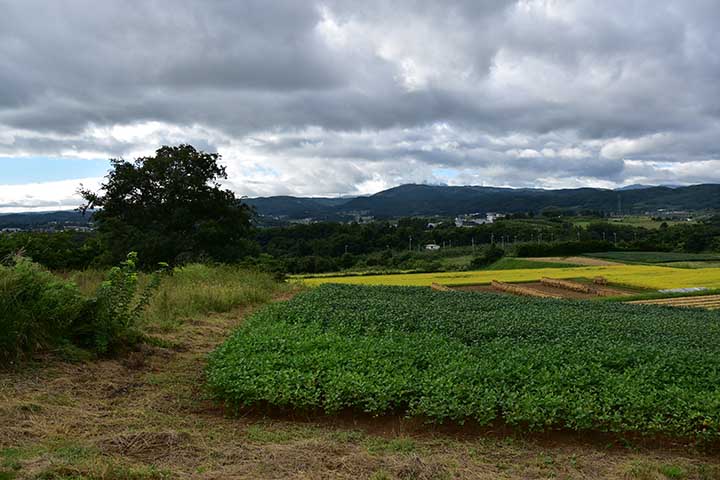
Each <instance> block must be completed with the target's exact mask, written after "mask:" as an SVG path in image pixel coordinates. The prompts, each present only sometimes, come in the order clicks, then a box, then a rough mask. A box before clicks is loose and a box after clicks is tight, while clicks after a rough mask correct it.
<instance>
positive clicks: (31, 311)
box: [0, 257, 92, 363]
mask: <svg viewBox="0 0 720 480" xmlns="http://www.w3.org/2000/svg"><path fill="white" fill-rule="evenodd" d="M9 263H10V265H8V266H0V361H2V362H3V363H6V362H14V361H17V360H19V359H20V357H22V356H23V355H27V354H31V353H32V352H34V351H35V350H37V349H38V348H45V347H49V346H53V345H58V344H59V343H62V342H63V341H67V339H68V338H69V337H70V336H71V332H72V329H73V327H74V326H75V325H77V324H82V323H83V322H86V321H87V319H88V318H89V317H90V316H91V314H92V311H91V305H90V302H89V301H88V299H87V298H85V297H84V296H83V295H82V294H81V293H80V291H79V290H78V288H77V287H76V286H75V284H73V283H70V282H66V281H63V280H60V279H58V278H57V277H55V276H54V275H53V274H51V273H50V272H48V271H46V270H44V269H43V268H41V267H40V266H39V265H37V264H36V263H32V262H31V261H30V260H28V259H25V258H22V257H15V258H12V259H11V260H10V261H9Z"/></svg>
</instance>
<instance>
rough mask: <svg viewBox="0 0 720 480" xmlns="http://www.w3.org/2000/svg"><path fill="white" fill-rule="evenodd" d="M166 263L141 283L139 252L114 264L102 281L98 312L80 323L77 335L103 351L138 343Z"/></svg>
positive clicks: (97, 295) (97, 294) (84, 341)
mask: <svg viewBox="0 0 720 480" xmlns="http://www.w3.org/2000/svg"><path fill="white" fill-rule="evenodd" d="M166 269H167V264H166V263H161V264H160V269H159V270H157V271H156V272H155V273H153V274H152V275H150V278H149V280H148V282H147V284H146V285H145V286H144V287H143V288H140V286H139V284H138V272H137V253H136V252H130V253H129V254H128V256H127V259H126V260H125V261H124V262H122V263H121V264H120V266H117V267H113V268H111V269H110V272H109V273H108V275H107V279H106V280H105V281H104V282H102V283H101V284H100V286H99V287H98V289H97V292H96V297H95V299H94V306H95V308H94V315H93V316H92V319H91V321H90V322H87V323H86V324H84V325H80V326H78V328H77V329H76V335H78V336H79V338H80V340H81V343H83V344H84V345H86V346H88V347H90V348H91V349H92V350H93V351H95V352H97V353H99V354H103V355H104V354H109V353H113V352H115V351H116V350H117V349H118V348H120V347H124V346H128V345H132V344H135V343H137V341H139V339H140V338H141V337H142V334H141V332H140V330H139V329H138V328H137V327H138V323H139V322H140V319H141V317H142V313H143V310H144V309H145V308H146V307H147V306H148V304H149V302H150V299H151V297H152V295H153V293H154V292H155V291H156V290H157V288H158V287H159V285H160V279H161V274H162V273H163V272H164V271H165V270H166Z"/></svg>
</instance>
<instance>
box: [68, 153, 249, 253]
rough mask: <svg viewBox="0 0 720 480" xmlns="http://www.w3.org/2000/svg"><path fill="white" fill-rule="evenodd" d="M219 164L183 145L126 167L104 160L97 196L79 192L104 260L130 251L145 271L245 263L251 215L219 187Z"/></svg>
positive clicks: (222, 175)
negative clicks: (202, 262) (200, 262)
mask: <svg viewBox="0 0 720 480" xmlns="http://www.w3.org/2000/svg"><path fill="white" fill-rule="evenodd" d="M219 160H220V155H219V154H217V153H205V152H202V151H198V150H196V149H195V148H194V147H192V146H190V145H179V146H163V147H161V148H159V149H158V150H157V151H156V152H155V155H154V156H150V157H140V158H137V159H135V160H134V161H132V162H130V161H126V160H123V159H111V164H112V170H111V171H110V172H109V173H108V174H107V176H106V177H105V182H104V183H103V184H102V186H101V188H100V191H99V192H93V191H90V190H87V189H84V188H83V187H82V186H81V188H80V194H81V195H82V197H83V199H84V200H85V203H84V204H83V205H82V206H81V207H80V210H81V211H83V212H86V211H88V210H91V211H94V216H93V220H94V222H95V224H96V227H97V230H98V232H99V234H100V238H101V241H102V242H103V243H104V244H105V247H106V255H108V256H109V257H110V258H108V259H106V260H107V261H108V262H117V261H120V260H122V259H123V258H124V257H125V255H127V252H129V251H137V252H138V253H139V255H140V261H141V262H142V264H144V265H152V264H155V263H157V262H161V261H165V262H170V263H181V262H183V261H187V260H193V259H198V258H210V259H213V260H217V261H223V262H227V261H234V260H237V259H239V258H242V257H243V256H245V255H246V254H247V253H248V252H247V249H248V248H249V246H248V242H246V241H245V240H244V239H245V237H246V235H247V234H248V231H249V229H250V220H251V217H252V213H253V211H252V209H251V208H250V207H248V206H247V205H245V204H243V203H242V202H241V201H240V200H239V199H237V198H236V197H235V194H234V193H233V192H232V191H230V190H227V189H223V188H222V186H221V185H220V181H221V180H223V179H225V178H227V174H226V173H225V167H223V166H222V165H220V164H219V163H218V161H219ZM96 209H97V210H96Z"/></svg>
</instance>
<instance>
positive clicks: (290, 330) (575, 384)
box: [207, 285, 720, 441]
mask: <svg viewBox="0 0 720 480" xmlns="http://www.w3.org/2000/svg"><path fill="white" fill-rule="evenodd" d="M719 338H720V322H719V321H718V316H717V313H715V312H708V311H699V310H684V309H669V308H662V307H653V306H640V305H626V304H617V303H604V302H603V303H594V302H582V301H569V300H568V301H561V300H552V299H534V298H523V297H513V296H503V295H493V294H479V293H465V292H437V291H432V290H429V289H426V288H414V287H377V286H375V287H363V286H350V285H324V286H321V287H318V288H315V289H312V290H310V291H307V292H304V293H301V294H299V295H297V296H296V297H295V298H293V299H292V300H291V301H289V302H285V303H281V304H274V305H271V306H269V307H267V308H265V309H264V310H262V311H260V312H258V313H256V314H255V315H253V316H252V317H251V318H249V319H247V320H246V321H245V322H244V324H243V326H242V327H240V328H239V329H238V330H237V331H236V332H235V333H234V334H233V335H232V337H231V338H229V339H228V340H227V342H226V343H224V344H223V345H222V346H220V347H219V348H218V349H217V350H216V351H215V352H213V353H212V354H211V356H210V361H209V367H208V371H207V378H208V383H209V385H210V387H211V389H212V390H213V391H214V392H215V394H216V395H217V397H218V398H219V399H222V400H223V401H225V402H226V404H227V405H228V406H229V407H230V408H242V407H245V406H251V405H258V404H260V405H271V406H275V407H282V408H300V409H310V410H314V409H319V410H324V411H326V412H328V413H334V412H339V411H342V410H343V409H353V410H358V411H362V412H366V413H370V414H373V415H381V414H392V413H399V414H405V415H410V416H418V417H424V418H429V419H433V420H435V421H445V420H454V421H458V422H463V421H464V420H466V419H474V420H476V421H478V422H479V423H480V424H485V425H487V424H490V423H492V422H495V421H497V420H501V421H503V422H506V423H508V424H512V425H516V426H518V427H521V428H525V429H531V430H544V429H558V428H567V429H573V430H602V431H610V432H630V431H632V432H640V433H644V434H664V435H672V436H683V437H686V436H694V437H697V438H702V439H709V440H715V441H717V440H719V439H720V342H718V339H719Z"/></svg>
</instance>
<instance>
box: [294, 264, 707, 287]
mask: <svg viewBox="0 0 720 480" xmlns="http://www.w3.org/2000/svg"><path fill="white" fill-rule="evenodd" d="M596 276H603V277H605V278H607V279H608V280H609V281H610V282H612V283H616V284H621V285H628V286H632V287H639V288H646V289H652V290H660V289H669V288H687V287H707V288H720V268H705V269H683V268H669V267H662V266H651V265H620V266H600V267H566V268H532V269H516V270H495V271H489V270H478V271H473V272H444V273H412V274H399V275H375V276H367V277H359V276H358V277H331V276H327V277H322V278H308V279H304V280H302V281H303V282H304V283H305V284H306V285H309V286H316V285H321V284H324V283H343V284H354V285H399V286H430V285H431V284H432V283H439V284H441V285H448V286H456V285H474V284H485V283H490V282H491V281H492V280H498V281H501V282H529V281H537V280H540V278H542V277H550V278H593V277H596Z"/></svg>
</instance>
